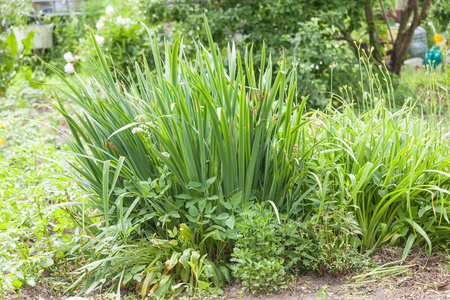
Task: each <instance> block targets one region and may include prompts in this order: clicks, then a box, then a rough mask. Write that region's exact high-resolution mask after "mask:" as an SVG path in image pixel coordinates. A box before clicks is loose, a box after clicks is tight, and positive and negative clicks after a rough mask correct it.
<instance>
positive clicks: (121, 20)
mask: <svg viewBox="0 0 450 300" xmlns="http://www.w3.org/2000/svg"><path fill="white" fill-rule="evenodd" d="M117 24H119V25H129V24H131V19H130V18H122V16H118V17H117Z"/></svg>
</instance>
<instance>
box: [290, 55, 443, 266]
mask: <svg viewBox="0 0 450 300" xmlns="http://www.w3.org/2000/svg"><path fill="white" fill-rule="evenodd" d="M362 61H363V60H362ZM366 67H367V68H366V74H367V75H366V80H367V81H369V85H370V86H371V88H370V90H369V91H368V92H364V91H363V93H362V95H363V98H364V99H363V101H362V103H360V105H361V106H364V108H363V109H362V110H361V109H355V107H354V104H353V103H351V101H352V99H351V97H348V96H349V93H348V91H347V87H343V88H341V89H340V93H341V96H337V95H336V99H339V100H340V101H341V102H342V106H341V107H340V108H339V109H333V108H331V106H330V107H329V108H328V109H327V110H326V111H325V112H323V113H322V112H317V113H316V114H314V115H313V116H312V117H311V118H310V124H309V127H310V130H309V131H307V132H308V135H307V137H305V138H306V140H307V141H309V142H308V143H309V144H312V143H313V142H315V141H320V142H319V144H318V146H317V148H316V151H313V152H311V156H310V157H309V158H308V160H307V170H308V172H307V177H308V179H306V180H305V182H304V183H302V184H303V185H304V186H303V188H302V189H303V190H306V189H308V188H310V187H311V186H315V188H314V189H313V190H312V191H311V193H310V194H309V195H308V197H307V198H306V200H305V201H303V203H302V205H303V206H302V207H301V209H299V210H297V211H296V213H297V215H299V214H300V215H303V216H304V217H305V218H307V219H309V218H313V219H314V218H317V217H318V216H319V217H320V216H322V215H324V214H328V215H330V214H329V211H331V212H332V213H331V215H337V214H340V213H347V212H351V213H352V214H353V215H354V217H355V219H356V221H357V223H358V226H359V228H360V230H361V234H359V239H360V241H359V242H358V244H357V246H360V247H361V249H362V250H367V251H368V252H369V253H371V252H373V251H375V250H376V249H377V247H379V246H381V245H383V244H390V245H397V246H405V250H404V256H403V258H406V256H407V254H408V253H409V251H410V249H411V247H412V245H413V244H418V245H426V246H427V247H428V250H429V251H430V253H431V250H432V246H433V244H436V243H439V242H442V241H444V240H448V238H449V237H450V226H449V218H448V210H449V205H450V193H449V190H450V147H449V142H448V129H447V128H446V126H445V125H444V124H445V122H446V120H445V119H443V118H442V117H441V111H442V107H439V106H440V105H441V104H439V103H438V102H436V101H435V100H436V96H435V93H436V91H435V90H434V89H433V90H431V92H430V93H428V94H426V95H424V97H422V98H420V99H417V100H413V99H407V100H406V101H405V103H404V105H403V107H401V108H400V109H398V110H392V109H391V108H392V106H393V103H394V101H393V100H394V97H393V94H394V90H393V88H392V85H391V84H390V80H389V77H388V76H389V75H388V74H386V73H382V75H385V77H384V79H383V80H381V79H379V77H378V75H374V73H373V72H372V67H371V66H369V65H366ZM431 77H432V76H431ZM381 82H383V84H384V85H385V86H387V87H388V89H387V93H383V91H382V86H381ZM430 86H433V85H430ZM378 97H383V98H378ZM358 111H359V112H360V113H358Z"/></svg>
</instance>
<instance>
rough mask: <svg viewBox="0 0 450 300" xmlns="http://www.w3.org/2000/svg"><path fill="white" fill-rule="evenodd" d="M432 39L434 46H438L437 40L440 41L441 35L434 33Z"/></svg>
mask: <svg viewBox="0 0 450 300" xmlns="http://www.w3.org/2000/svg"><path fill="white" fill-rule="evenodd" d="M433 40H434V41H435V42H436V46H438V45H439V42H440V41H442V35H440V34H436V35H435V36H434V37H433Z"/></svg>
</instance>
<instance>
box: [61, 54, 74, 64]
mask: <svg viewBox="0 0 450 300" xmlns="http://www.w3.org/2000/svg"><path fill="white" fill-rule="evenodd" d="M64 59H65V60H66V61H67V62H68V63H71V62H73V61H74V60H75V57H73V55H72V52H67V53H64Z"/></svg>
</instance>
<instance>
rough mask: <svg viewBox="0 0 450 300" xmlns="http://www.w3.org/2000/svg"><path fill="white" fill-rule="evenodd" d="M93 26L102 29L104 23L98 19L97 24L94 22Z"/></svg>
mask: <svg viewBox="0 0 450 300" xmlns="http://www.w3.org/2000/svg"><path fill="white" fill-rule="evenodd" d="M95 27H96V28H97V29H103V28H104V27H105V24H104V23H103V22H101V21H98V22H97V24H95Z"/></svg>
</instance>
